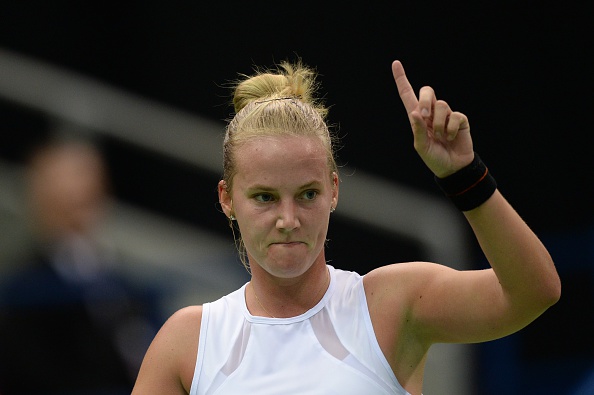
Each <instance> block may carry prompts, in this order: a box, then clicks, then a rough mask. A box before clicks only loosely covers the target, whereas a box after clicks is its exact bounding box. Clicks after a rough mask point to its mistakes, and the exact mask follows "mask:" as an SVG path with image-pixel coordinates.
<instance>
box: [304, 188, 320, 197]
mask: <svg viewBox="0 0 594 395" xmlns="http://www.w3.org/2000/svg"><path fill="white" fill-rule="evenodd" d="M302 196H303V199H305V200H314V199H315V198H316V197H317V196H318V191H315V190H313V189H310V190H307V191H305V192H303V195H302Z"/></svg>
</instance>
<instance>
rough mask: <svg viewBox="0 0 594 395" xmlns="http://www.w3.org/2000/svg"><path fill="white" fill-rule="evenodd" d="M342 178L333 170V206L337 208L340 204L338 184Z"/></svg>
mask: <svg viewBox="0 0 594 395" xmlns="http://www.w3.org/2000/svg"><path fill="white" fill-rule="evenodd" d="M339 183H340V180H339V178H338V174H336V172H335V171H333V172H332V207H334V209H336V206H337V205H338V184H339Z"/></svg>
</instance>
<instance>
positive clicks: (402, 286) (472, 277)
mask: <svg viewBox="0 0 594 395" xmlns="http://www.w3.org/2000/svg"><path fill="white" fill-rule="evenodd" d="M365 281H366V283H365V287H366V294H367V295H368V298H370V300H369V299H368V303H369V304H370V312H371V314H372V315H373V314H374V311H375V312H380V311H382V313H380V314H381V315H382V317H381V319H379V320H378V319H376V320H375V321H376V322H377V323H378V325H381V326H382V328H378V330H379V331H382V332H383V331H387V332H388V333H390V332H393V336H394V337H398V336H400V337H403V338H404V337H406V338H407V339H409V338H411V337H413V338H415V339H417V340H418V341H419V342H421V343H423V344H424V345H426V346H428V345H430V344H432V343H444V342H450V343H451V342H456V343H474V342H480V341H487V340H492V339H495V338H498V337H502V336H505V335H507V334H510V333H513V332H515V331H517V330H518V329H520V328H521V327H523V326H524V325H526V324H527V323H528V322H530V320H532V319H533V317H531V318H530V319H529V320H528V319H527V318H526V317H523V316H522V314H521V309H519V308H517V306H514V305H513V304H512V303H510V301H509V299H508V298H507V297H506V294H505V293H504V292H503V290H502V288H501V285H500V284H499V281H498V279H497V276H496V275H495V273H494V271H493V270H492V269H485V270H467V271H459V270H455V269H452V268H449V267H447V266H443V265H439V264H434V263H428V262H409V263H400V264H395V265H389V266H386V267H382V268H379V269H376V270H374V271H372V272H370V273H369V274H368V275H367V276H366V279H365ZM378 303H380V304H381V306H379V305H376V306H375V308H374V307H372V306H373V304H378ZM380 314H377V313H376V316H378V315H380ZM376 318H377V317H376ZM372 319H373V316H372Z"/></svg>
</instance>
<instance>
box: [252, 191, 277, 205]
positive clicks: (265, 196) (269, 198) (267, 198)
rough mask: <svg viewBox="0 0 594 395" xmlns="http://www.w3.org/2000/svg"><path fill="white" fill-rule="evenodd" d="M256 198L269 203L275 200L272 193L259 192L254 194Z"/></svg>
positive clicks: (258, 200)
mask: <svg viewBox="0 0 594 395" xmlns="http://www.w3.org/2000/svg"><path fill="white" fill-rule="evenodd" d="M254 199H255V200H256V201H257V202H260V203H269V202H272V201H273V200H274V197H273V196H272V195H271V194H270V193H259V194H257V195H254Z"/></svg>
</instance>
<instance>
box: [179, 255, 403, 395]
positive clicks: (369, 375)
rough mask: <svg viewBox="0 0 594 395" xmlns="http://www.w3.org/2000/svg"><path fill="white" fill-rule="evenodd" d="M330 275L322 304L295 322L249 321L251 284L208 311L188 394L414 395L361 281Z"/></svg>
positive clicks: (342, 273) (351, 275) (349, 275)
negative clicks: (379, 334) (376, 328)
mask: <svg viewBox="0 0 594 395" xmlns="http://www.w3.org/2000/svg"><path fill="white" fill-rule="evenodd" d="M328 269H329V271H330V285H329V287H328V290H327V291H326V293H325V294H324V297H323V298H322V300H320V302H319V303H318V304H317V305H316V306H314V307H313V308H312V309H311V310H309V311H307V312H305V313H304V314H301V315H299V316H297V317H291V318H266V317H256V316H253V315H251V314H250V313H249V311H248V309H247V307H246V302H245V287H246V286H247V284H245V285H243V286H242V287H241V288H240V289H238V290H237V291H234V292H232V293H230V294H229V295H227V296H224V297H222V298H221V299H219V300H217V301H215V302H212V303H206V304H204V306H203V310H202V326H201V329H200V342H199V346H198V357H197V360H196V368H195V371H194V378H193V380H192V387H191V389H190V395H215V394H216V395H238V394H257V395H268V394H270V395H272V394H275V395H278V394H283V395H287V394H299V395H306V394H307V395H314V394H319V395H328V394H340V395H349V394H353V395H355V394H356V395H362V394H365V395H374V394H377V395H387V394H392V395H393V394H397V395H410V394H409V393H408V392H406V391H405V390H404V389H403V388H402V386H401V385H400V384H399V383H398V380H397V379H396V376H395V375H394V372H393V371H392V369H391V368H390V365H389V364H388V361H387V360H386V358H385V357H384V354H383V353H382V351H381V349H380V347H379V344H378V342H377V340H376V338H375V334H374V332H373V328H372V325H371V318H370V316H369V310H368V308H367V300H366V298H365V291H364V290H363V281H362V280H363V277H362V276H361V275H359V274H357V273H354V272H347V271H343V270H337V269H335V268H333V267H332V266H329V265H328Z"/></svg>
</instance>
